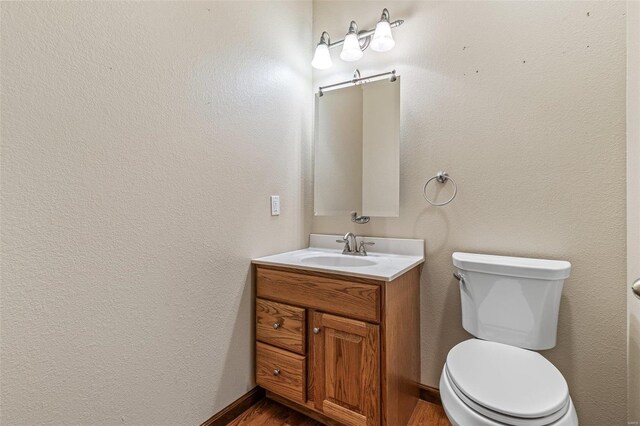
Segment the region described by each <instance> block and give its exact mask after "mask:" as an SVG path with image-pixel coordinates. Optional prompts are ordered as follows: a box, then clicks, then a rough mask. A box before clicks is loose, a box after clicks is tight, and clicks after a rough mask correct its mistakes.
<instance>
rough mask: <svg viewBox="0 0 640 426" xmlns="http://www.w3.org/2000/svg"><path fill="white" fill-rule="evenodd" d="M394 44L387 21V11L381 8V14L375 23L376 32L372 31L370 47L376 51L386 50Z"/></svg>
mask: <svg viewBox="0 0 640 426" xmlns="http://www.w3.org/2000/svg"><path fill="white" fill-rule="evenodd" d="M395 45H396V42H395V41H394V40H393V35H392V34H391V24H390V23H389V11H388V10H387V9H386V8H385V9H383V10H382V16H381V17H380V21H378V24H377V25H376V32H375V33H373V40H371V49H372V50H375V51H376V52H388V51H389V50H391V49H393V46H395Z"/></svg>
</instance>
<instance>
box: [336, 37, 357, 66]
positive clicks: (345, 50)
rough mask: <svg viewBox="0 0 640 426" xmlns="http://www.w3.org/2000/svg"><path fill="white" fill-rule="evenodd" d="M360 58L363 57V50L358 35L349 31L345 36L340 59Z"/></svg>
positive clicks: (353, 59) (352, 59)
mask: <svg viewBox="0 0 640 426" xmlns="http://www.w3.org/2000/svg"><path fill="white" fill-rule="evenodd" d="M360 58H362V50H361V49H360V42H359V41H358V36H357V35H356V34H355V33H349V34H347V36H346V37H345V38H344V44H343V45H342V52H340V59H342V60H343V61H348V62H351V61H357V60H358V59H360Z"/></svg>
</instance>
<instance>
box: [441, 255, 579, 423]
mask: <svg viewBox="0 0 640 426" xmlns="http://www.w3.org/2000/svg"><path fill="white" fill-rule="evenodd" d="M453 264H454V266H455V267H456V268H457V274H456V275H457V277H458V278H459V280H460V296H461V300H462V325H463V327H464V329H465V330H467V331H468V332H469V333H471V334H473V335H474V336H475V337H477V339H470V340H466V341H464V342H462V343H460V344H458V345H456V346H455V347H453V349H451V350H450V351H449V354H448V355H447V361H446V363H445V365H444V368H443V370H442V376H441V377H440V395H441V397H442V405H443V407H444V409H445V412H446V414H447V416H448V417H449V420H450V421H451V423H453V424H454V425H460V426H476V425H477V426H481V425H482V426H485V425H486V426H504V425H517V426H546V425H553V426H565V425H571V426H573V425H577V424H578V416H577V414H576V410H575V408H574V406H573V403H572V401H571V398H570V397H569V388H568V386H567V382H566V381H565V379H564V377H562V374H561V373H560V371H558V369H557V368H556V367H555V366H554V365H553V364H551V363H550V362H549V361H547V360H546V359H545V358H544V357H543V356H542V355H540V354H539V353H537V352H534V351H535V350H541V349H550V348H552V347H554V346H555V345H556V331H557V325H558V311H559V307H560V296H561V294H562V285H563V284H564V280H565V279H566V278H567V277H568V276H569V272H570V271H571V264H570V263H569V262H563V261H556V260H542V259H526V258H517V257H505V256H491V255H484V254H471V253H454V254H453Z"/></svg>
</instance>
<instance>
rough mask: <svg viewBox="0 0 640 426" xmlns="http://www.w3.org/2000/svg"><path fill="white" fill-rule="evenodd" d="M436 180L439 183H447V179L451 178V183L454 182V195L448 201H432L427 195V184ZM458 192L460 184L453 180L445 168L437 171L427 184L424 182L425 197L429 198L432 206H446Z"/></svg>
mask: <svg viewBox="0 0 640 426" xmlns="http://www.w3.org/2000/svg"><path fill="white" fill-rule="evenodd" d="M432 180H435V181H437V182H438V183H445V182H446V181H448V180H450V181H451V183H452V184H453V195H452V196H451V198H449V199H448V200H447V201H445V202H443V203H435V202H433V201H431V200H430V199H429V197H427V186H428V185H429V183H430V182H431V181H432ZM457 193H458V185H457V184H456V181H455V180H453V179H452V178H451V177H450V176H449V174H448V173H447V172H445V171H444V170H440V171H439V172H438V173H436V175H435V176H433V177H432V178H430V179H429V180H428V181H427V182H426V183H425V184H424V188H422V195H423V196H424V199H425V200H427V203H429V204H431V205H432V206H436V207H440V206H445V205H447V204H449V203H450V202H452V201H453V199H454V198H456V194H457Z"/></svg>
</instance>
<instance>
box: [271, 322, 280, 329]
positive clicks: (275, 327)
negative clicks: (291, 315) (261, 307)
mask: <svg viewBox="0 0 640 426" xmlns="http://www.w3.org/2000/svg"><path fill="white" fill-rule="evenodd" d="M281 325H282V324H280V321H278V322H274V323H273V329H274V330H277V329H279V328H280V326H281Z"/></svg>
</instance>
